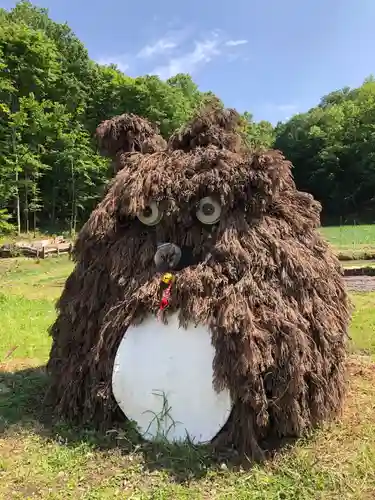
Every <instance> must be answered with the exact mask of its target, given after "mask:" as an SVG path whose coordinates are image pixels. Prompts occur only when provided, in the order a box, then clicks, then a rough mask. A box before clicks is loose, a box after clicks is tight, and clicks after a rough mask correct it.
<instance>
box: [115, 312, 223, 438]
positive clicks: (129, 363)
mask: <svg viewBox="0 0 375 500" xmlns="http://www.w3.org/2000/svg"><path fill="white" fill-rule="evenodd" d="M214 354H215V351H214V348H213V346H212V344H211V334H210V331H209V329H208V327H207V326H204V325H198V326H197V327H195V326H194V325H191V326H189V327H188V328H187V329H185V328H183V327H181V328H180V327H179V321H178V314H173V315H171V316H169V317H168V324H167V325H164V324H163V323H162V322H160V321H158V320H157V319H156V318H155V317H151V316H150V317H149V318H147V319H145V320H144V321H143V323H141V324H140V325H138V326H130V327H129V328H128V330H127V331H126V334H125V335H124V337H123V339H122V341H121V343H120V345H119V348H118V351H117V354H116V358H115V363H114V368H113V376H112V389H113V395H114V397H115V399H116V401H117V403H118V405H119V407H120V408H121V410H122V411H123V412H124V414H125V415H126V417H127V418H128V419H130V420H133V421H134V422H135V424H136V425H137V426H138V430H139V432H140V433H141V434H142V435H143V437H144V438H145V439H147V440H153V439H166V440H168V441H181V440H185V439H186V438H187V437H189V439H191V440H192V441H194V442H195V443H204V442H208V441H210V440H211V439H213V438H214V437H215V436H216V434H217V433H218V432H219V431H220V429H221V428H222V427H223V425H224V424H225V423H226V421H227V420H228V417H229V415H230V412H231V409H232V404H231V399H230V395H229V391H227V390H224V391H221V392H220V393H217V392H215V390H214V388H213V384H212V381H213V368H212V363H213V359H214Z"/></svg>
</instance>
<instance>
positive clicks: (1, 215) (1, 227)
mask: <svg viewBox="0 0 375 500" xmlns="http://www.w3.org/2000/svg"><path fill="white" fill-rule="evenodd" d="M9 219H10V215H9V214H8V213H7V211H6V210H4V209H2V210H0V234H7V233H11V232H12V231H14V226H13V224H11V223H10V222H9Z"/></svg>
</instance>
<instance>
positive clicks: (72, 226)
mask: <svg viewBox="0 0 375 500" xmlns="http://www.w3.org/2000/svg"><path fill="white" fill-rule="evenodd" d="M71 173H72V215H71V218H70V236H73V235H74V233H75V228H76V215H75V213H76V192H75V179H74V163H73V158H72V159H71Z"/></svg>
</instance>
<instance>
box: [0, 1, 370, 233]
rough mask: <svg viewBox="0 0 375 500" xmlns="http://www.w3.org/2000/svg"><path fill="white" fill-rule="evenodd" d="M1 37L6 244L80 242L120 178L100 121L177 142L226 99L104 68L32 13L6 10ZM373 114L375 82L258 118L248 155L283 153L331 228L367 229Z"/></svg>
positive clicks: (0, 181) (0, 163)
mask: <svg viewBox="0 0 375 500" xmlns="http://www.w3.org/2000/svg"><path fill="white" fill-rule="evenodd" d="M0 27H1V30H0V232H4V231H7V230H11V229H13V228H16V230H18V232H20V231H21V230H22V231H30V230H35V229H36V228H37V227H39V228H43V229H45V230H46V229H54V230H58V229H59V230H62V229H64V230H70V231H71V232H74V231H75V230H76V229H77V227H79V226H80V224H82V222H83V221H84V220H85V219H86V218H87V217H88V214H89V213H90V211H91V210H92V209H93V207H94V206H95V204H96V203H97V201H98V199H99V198H100V197H101V194H102V190H103V187H104V186H105V184H106V182H107V181H108V180H109V179H110V178H111V177H112V175H113V171H112V168H111V164H110V162H109V160H108V159H106V158H103V157H102V156H100V155H99V153H98V151H97V147H96V143H95V140H94V137H93V136H94V131H95V129H96V127H97V125H98V124H99V123H100V122H101V121H102V120H104V119H107V118H109V117H111V116H114V115H117V114H121V113H124V112H132V113H136V114H139V115H141V116H145V117H147V118H149V119H150V120H151V121H153V122H156V123H157V124H158V125H159V127H160V130H161V133H162V135H163V136H164V137H168V136H169V135H170V134H171V132H172V131H173V130H175V129H176V128H177V127H179V126H181V125H182V124H183V123H185V122H186V121H187V120H188V119H189V118H191V116H192V115H193V114H194V112H195V110H196V109H197V108H198V107H200V106H201V105H202V104H203V103H204V102H206V101H207V100H209V99H213V98H215V99H217V98H216V96H214V95H213V94H212V93H211V92H201V91H200V90H199V89H198V87H197V85H196V84H195V83H194V82H193V80H192V79H191V77H190V76H189V75H186V74H179V75H176V76H174V77H172V78H170V79H169V80H167V81H162V80H160V79H159V78H158V77H157V76H152V75H146V76H142V77H137V78H131V77H129V76H127V75H125V74H124V73H122V72H121V71H120V70H119V69H118V68H117V67H116V66H115V65H109V66H103V65H100V64H97V63H96V62H95V61H92V60H91V59H90V58H89V56H88V52H87V50H86V48H85V47H84V45H83V44H82V42H81V41H80V40H79V39H78V38H77V37H76V36H75V35H74V33H73V32H72V31H71V29H70V28H69V26H68V25H66V24H59V23H56V22H54V21H53V20H52V19H50V18H49V16H48V11H47V10H45V9H40V8H37V7H35V6H33V5H32V4H31V3H30V2H28V1H21V2H19V3H18V4H17V5H16V6H15V8H13V9H12V10H9V11H6V10H4V9H0ZM372 114H373V115H374V118H375V82H374V81H373V80H372V79H371V78H370V79H368V80H366V82H365V83H364V84H363V86H362V87H360V88H359V89H354V90H351V89H343V90H341V91H337V92H333V93H331V94H329V95H328V96H326V97H324V98H323V99H322V101H321V102H320V103H319V105H318V106H317V107H316V108H313V109H311V110H310V111H308V112H307V113H304V114H299V115H297V116H295V117H293V118H292V119H291V120H289V121H288V122H287V123H279V124H278V125H277V126H276V127H273V126H272V125H271V124H270V123H269V122H267V121H260V122H257V123H256V122H254V120H253V118H252V115H251V113H249V112H246V113H244V114H243V119H244V124H245V132H246V138H247V140H248V142H249V144H250V145H251V146H252V147H254V148H262V147H264V148H269V147H277V148H279V149H281V150H282V151H283V152H284V153H285V154H286V156H287V157H288V158H289V159H290V160H291V161H292V162H293V163H294V165H295V168H294V175H295V178H296V182H297V185H298V187H299V188H301V189H305V190H307V191H309V192H311V193H312V194H314V195H315V196H316V197H317V198H318V199H319V200H320V201H321V202H322V203H323V206H324V215H325V217H326V218H333V219H334V218H336V219H337V218H340V217H343V218H350V217H356V218H367V219H368V218H371V217H372V215H373V212H374V208H375V206H374V193H375V190H374V187H375V186H374V185H373V184H374V182H375V169H374V168H373V166H372V158H373V155H374V153H375V137H374V140H372V133H373V130H374V132H375V128H374V127H375V121H374V120H372ZM373 124H374V125H373Z"/></svg>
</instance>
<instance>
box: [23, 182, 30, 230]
mask: <svg viewBox="0 0 375 500" xmlns="http://www.w3.org/2000/svg"><path fill="white" fill-rule="evenodd" d="M24 212H25V228H26V233H27V234H29V231H30V224H29V176H28V175H27V173H25V210H24Z"/></svg>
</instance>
